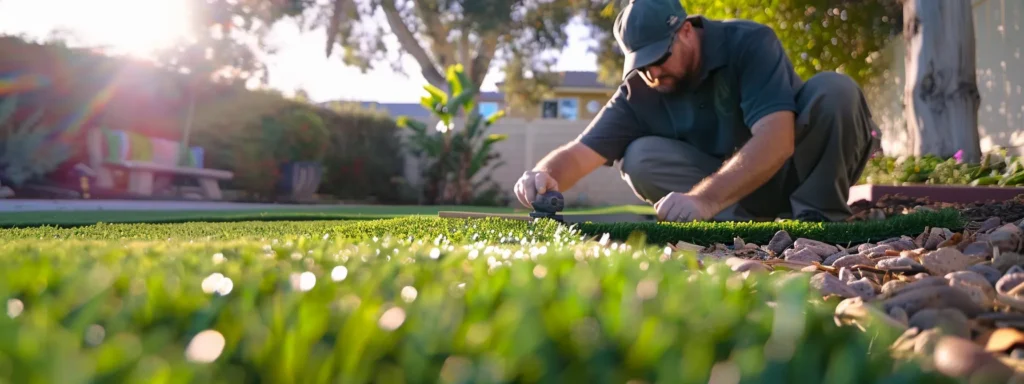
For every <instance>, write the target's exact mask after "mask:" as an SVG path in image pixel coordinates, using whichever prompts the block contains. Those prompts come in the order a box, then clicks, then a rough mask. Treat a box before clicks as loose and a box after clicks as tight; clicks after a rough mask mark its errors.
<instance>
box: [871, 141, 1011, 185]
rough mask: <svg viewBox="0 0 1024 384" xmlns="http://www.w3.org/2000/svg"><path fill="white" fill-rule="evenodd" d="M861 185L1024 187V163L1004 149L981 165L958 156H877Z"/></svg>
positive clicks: (987, 158) (990, 154)
mask: <svg viewBox="0 0 1024 384" xmlns="http://www.w3.org/2000/svg"><path fill="white" fill-rule="evenodd" d="M858 183H860V184H883V185H885V184H893V185H898V184H904V183H910V184H921V183H923V184H938V185H973V186H979V185H985V186H1000V187H1008V186H1019V185H1024V163H1022V162H1021V157H1020V156H1012V155H1008V154H1007V153H1006V150H1005V149H1002V148H995V149H994V150H992V151H990V152H989V153H987V154H985V156H984V157H983V158H982V160H981V162H980V163H968V162H964V161H962V159H961V158H960V156H959V153H958V155H957V156H953V157H950V158H940V157H938V156H934V155H924V156H901V157H892V156H875V157H873V158H871V159H870V160H868V163H867V165H866V166H865V168H864V172H863V174H862V175H861V177H860V180H859V181H858Z"/></svg>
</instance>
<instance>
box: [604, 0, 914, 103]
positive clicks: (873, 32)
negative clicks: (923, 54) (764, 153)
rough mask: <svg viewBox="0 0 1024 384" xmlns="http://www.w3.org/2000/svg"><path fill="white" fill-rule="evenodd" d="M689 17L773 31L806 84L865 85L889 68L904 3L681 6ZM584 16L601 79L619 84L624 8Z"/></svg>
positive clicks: (714, 2)
mask: <svg viewBox="0 0 1024 384" xmlns="http://www.w3.org/2000/svg"><path fill="white" fill-rule="evenodd" d="M681 2H682V4H683V6H684V7H685V8H686V11H687V13H689V14H691V15H695V14H701V15H704V16H706V17H708V18H711V19H730V18H739V19H748V20H753V21H756V22H760V23H763V24H765V25H768V26H770V27H772V28H773V29H774V30H775V32H776V34H777V35H778V36H779V39H780V40H781V42H782V46H783V48H784V49H785V50H786V52H787V53H788V54H789V57H790V58H791V59H792V61H793V65H794V68H795V69H796V72H797V74H798V75H799V76H801V77H802V78H804V79H806V78H809V77H810V76H812V75H814V74H816V73H819V72H822V71H833V70H839V71H842V72H843V73H846V74H847V75H849V76H850V77H852V78H853V79H854V80H855V81H857V82H858V83H860V84H861V85H864V84H867V82H868V81H869V80H870V79H872V78H874V76H876V75H877V74H879V73H880V70H882V69H884V68H885V63H884V62H883V61H884V60H885V57H884V56H882V55H881V51H882V49H883V48H884V47H885V45H886V44H887V43H888V41H889V39H890V38H892V37H893V36H896V35H897V34H899V32H900V31H901V30H902V28H903V27H902V22H903V16H902V15H903V13H902V11H903V8H902V7H903V6H902V2H901V1H899V0H681ZM589 3H590V6H589V8H588V9H587V10H586V12H585V14H586V16H587V20H588V22H589V24H590V25H591V28H592V31H593V32H594V36H595V38H597V39H599V43H598V47H597V50H598V62H599V72H600V74H601V77H602V79H605V80H606V81H608V82H609V83H610V84H618V83H619V82H620V80H619V79H621V78H622V75H621V74H622V63H623V57H622V54H621V53H619V51H618V46H617V45H616V43H615V39H614V37H613V35H612V26H613V24H614V20H615V16H616V15H617V14H618V12H619V11H620V10H621V9H622V3H621V2H597V1H592V2H589Z"/></svg>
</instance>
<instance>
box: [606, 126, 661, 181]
mask: <svg viewBox="0 0 1024 384" xmlns="http://www.w3.org/2000/svg"><path fill="white" fill-rule="evenodd" d="M665 140H670V139H666V138H663V137H657V136H644V137H641V138H638V139H636V140H633V142H632V143H630V144H629V146H627V147H626V152H625V153H624V154H623V156H622V162H621V164H620V165H619V167H620V168H621V169H622V173H625V174H627V175H629V176H630V178H633V179H644V178H645V176H647V175H650V172H651V171H652V170H653V169H654V167H655V166H656V164H657V162H658V157H659V155H660V156H664V155H665V150H664V147H665V143H664V141H665Z"/></svg>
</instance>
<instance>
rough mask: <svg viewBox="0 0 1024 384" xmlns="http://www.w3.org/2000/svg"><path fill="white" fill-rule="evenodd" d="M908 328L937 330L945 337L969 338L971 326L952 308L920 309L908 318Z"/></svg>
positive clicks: (965, 318)
mask: <svg viewBox="0 0 1024 384" xmlns="http://www.w3.org/2000/svg"><path fill="white" fill-rule="evenodd" d="M909 326H911V327H916V328H920V329H932V328H939V329H940V331H941V333H942V334H945V335H954V336H960V337H970V336H971V326H970V324H969V320H968V319H967V316H965V315H964V313H963V312H960V311H959V310H957V309H954V308H926V309H922V310H920V311H917V313H915V314H914V316H911V317H910V323H909Z"/></svg>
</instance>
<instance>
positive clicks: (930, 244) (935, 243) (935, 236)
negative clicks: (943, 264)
mask: <svg viewBox="0 0 1024 384" xmlns="http://www.w3.org/2000/svg"><path fill="white" fill-rule="evenodd" d="M950 236H952V232H950V231H949V230H948V229H945V228H932V229H931V231H929V232H928V234H927V235H926V236H925V240H924V244H922V246H923V247H924V248H925V249H929V250H931V249H936V248H938V247H939V244H941V243H942V242H943V241H946V239H948V238H949V237H950Z"/></svg>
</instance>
